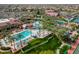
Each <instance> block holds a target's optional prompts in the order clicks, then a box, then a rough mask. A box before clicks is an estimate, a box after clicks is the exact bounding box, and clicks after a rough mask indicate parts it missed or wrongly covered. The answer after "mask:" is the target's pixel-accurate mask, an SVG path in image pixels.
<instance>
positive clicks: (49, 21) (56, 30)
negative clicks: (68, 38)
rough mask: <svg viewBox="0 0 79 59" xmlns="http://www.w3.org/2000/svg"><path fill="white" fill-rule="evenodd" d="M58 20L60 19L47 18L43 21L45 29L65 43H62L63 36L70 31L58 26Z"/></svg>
mask: <svg viewBox="0 0 79 59" xmlns="http://www.w3.org/2000/svg"><path fill="white" fill-rule="evenodd" d="M56 20H58V18H56V17H50V16H49V17H48V16H45V17H44V18H43V19H42V20H41V21H42V24H43V28H44V29H47V30H48V31H51V32H52V33H53V34H54V35H55V36H56V37H57V38H58V39H59V40H60V41H61V42H62V43H64V42H63V41H62V39H63V35H64V33H65V32H66V31H67V30H68V29H67V28H62V27H59V26H57V25H56V24H57V22H56Z"/></svg>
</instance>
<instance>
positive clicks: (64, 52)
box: [60, 45, 70, 54]
mask: <svg viewBox="0 0 79 59" xmlns="http://www.w3.org/2000/svg"><path fill="white" fill-rule="evenodd" d="M68 49H70V47H69V46H68V45H64V46H63V47H62V48H61V49H60V54H66V53H67V51H68Z"/></svg>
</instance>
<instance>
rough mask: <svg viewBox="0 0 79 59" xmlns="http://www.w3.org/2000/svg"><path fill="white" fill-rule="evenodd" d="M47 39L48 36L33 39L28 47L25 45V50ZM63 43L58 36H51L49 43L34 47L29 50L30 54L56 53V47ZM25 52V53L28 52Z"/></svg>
mask: <svg viewBox="0 0 79 59" xmlns="http://www.w3.org/2000/svg"><path fill="white" fill-rule="evenodd" d="M45 40H47V39H46V38H44V39H42V40H39V39H36V40H33V41H32V42H31V43H30V45H28V46H29V47H28V46H27V47H25V49H23V50H24V51H25V50H26V49H28V48H30V47H32V46H33V45H35V44H38V43H39V42H43V41H45ZM60 45H61V42H60V41H59V39H57V38H56V37H54V38H51V39H50V40H49V41H48V42H47V43H45V44H43V45H41V46H39V47H37V48H34V49H32V50H31V51H28V52H27V53H28V54H55V53H56V49H57V48H59V46H60ZM27 53H25V54H27Z"/></svg>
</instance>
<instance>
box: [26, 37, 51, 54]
mask: <svg viewBox="0 0 79 59" xmlns="http://www.w3.org/2000/svg"><path fill="white" fill-rule="evenodd" d="M51 38H52V37H49V38H48V40H46V41H44V42H42V43H40V44H38V45H35V46H33V47H31V48H29V49H27V50H26V51H25V53H26V52H28V51H30V50H32V49H34V48H36V47H38V46H41V45H43V44H45V43H47V42H48V41H49V39H51Z"/></svg>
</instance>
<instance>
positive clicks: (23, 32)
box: [12, 30, 32, 41]
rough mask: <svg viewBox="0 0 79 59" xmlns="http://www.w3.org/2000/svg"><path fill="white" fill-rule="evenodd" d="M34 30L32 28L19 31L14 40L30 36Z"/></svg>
mask: <svg viewBox="0 0 79 59" xmlns="http://www.w3.org/2000/svg"><path fill="white" fill-rule="evenodd" d="M31 34H32V32H31V31H30V30H24V31H22V32H20V33H17V34H15V35H13V36H12V38H13V40H14V41H19V40H23V39H25V38H28V36H31Z"/></svg>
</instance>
